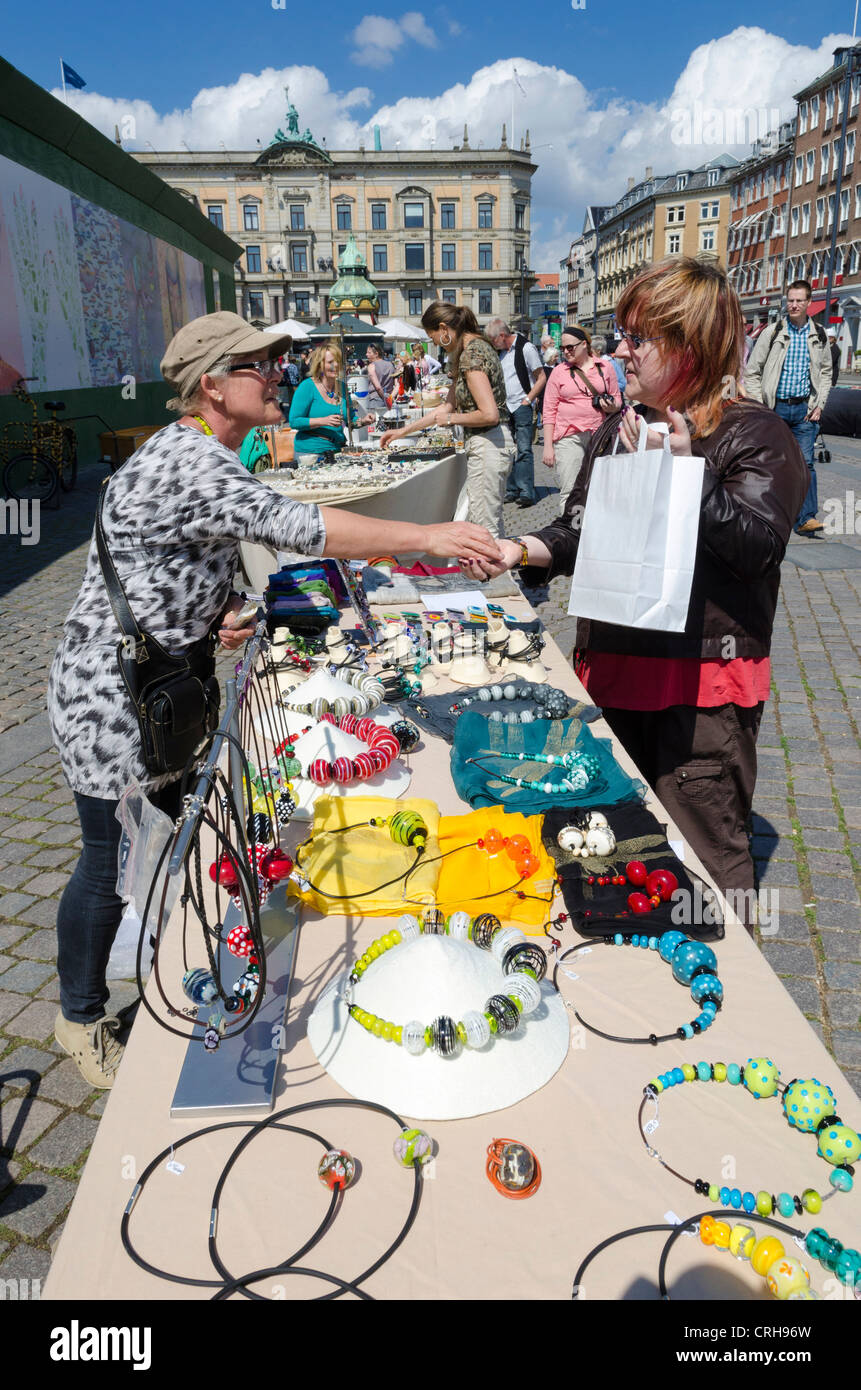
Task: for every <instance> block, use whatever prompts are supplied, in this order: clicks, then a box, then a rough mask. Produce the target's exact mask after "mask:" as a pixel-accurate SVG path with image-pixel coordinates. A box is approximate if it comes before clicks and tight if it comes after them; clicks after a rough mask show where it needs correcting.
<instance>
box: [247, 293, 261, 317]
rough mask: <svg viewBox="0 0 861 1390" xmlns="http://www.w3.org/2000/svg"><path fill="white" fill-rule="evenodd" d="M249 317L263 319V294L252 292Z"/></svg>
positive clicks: (249, 302) (249, 300)
mask: <svg viewBox="0 0 861 1390" xmlns="http://www.w3.org/2000/svg"><path fill="white" fill-rule="evenodd" d="M248 317H249V318H251V319H262V317H263V295H262V294H256V293H252V294H249V296H248Z"/></svg>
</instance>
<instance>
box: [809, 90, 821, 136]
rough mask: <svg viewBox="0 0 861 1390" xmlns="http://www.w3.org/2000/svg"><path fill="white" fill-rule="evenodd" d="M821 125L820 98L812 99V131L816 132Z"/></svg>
mask: <svg viewBox="0 0 861 1390" xmlns="http://www.w3.org/2000/svg"><path fill="white" fill-rule="evenodd" d="M818 125H819V97H811V98H810V129H811V130H816V128H817V127H818Z"/></svg>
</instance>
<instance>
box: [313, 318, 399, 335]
mask: <svg viewBox="0 0 861 1390" xmlns="http://www.w3.org/2000/svg"><path fill="white" fill-rule="evenodd" d="M342 334H343V336H344V337H345V338H384V337H385V334H384V333H383V330H382V329H381V328H377V327H376V326H375V325H374V324H372V323H365V320H364V319H360V318H357V317H356V315H355V314H341V315H340V317H339V319H338V322H337V323H321V324H320V325H319V326H318V327H317V328H312V329H310V330H309V332H308V334H307V337H309V338H310V339H311V340H312V341H315V340H316V341H319V339H320V338H339V337H341V335H342Z"/></svg>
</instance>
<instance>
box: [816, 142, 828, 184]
mask: <svg viewBox="0 0 861 1390" xmlns="http://www.w3.org/2000/svg"><path fill="white" fill-rule="evenodd" d="M830 154H831V146H830V145H823V146H822V149H821V150H820V151H819V157H820V159H821V161H822V164H821V168H820V170H819V182H820V183H824V182H825V180H826V179H827V178H828V165H829V162H830Z"/></svg>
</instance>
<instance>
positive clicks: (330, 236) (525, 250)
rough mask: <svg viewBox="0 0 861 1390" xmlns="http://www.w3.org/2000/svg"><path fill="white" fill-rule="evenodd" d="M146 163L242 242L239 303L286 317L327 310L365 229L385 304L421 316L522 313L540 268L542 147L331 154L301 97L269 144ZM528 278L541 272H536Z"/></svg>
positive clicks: (256, 313)
mask: <svg viewBox="0 0 861 1390" xmlns="http://www.w3.org/2000/svg"><path fill="white" fill-rule="evenodd" d="M135 158H136V159H138V160H139V161H140V163H141V164H145V165H146V166H147V167H148V168H150V169H152V170H153V172H154V173H157V174H159V175H160V176H161V178H163V179H164V180H165V182H166V183H168V184H170V185H171V187H173V188H176V189H178V190H179V191H180V192H181V193H183V194H184V195H185V196H186V197H187V198H189V199H191V200H192V201H193V202H196V204H197V205H198V206H199V207H200V208H201V210H202V211H203V212H204V213H205V214H206V215H207V216H208V217H209V218H210V221H212V222H213V223H214V224H215V225H216V226H217V227H220V228H221V229H222V230H223V231H225V232H227V233H228V234H229V235H230V236H232V237H233V239H234V240H235V241H237V242H239V243H240V244H241V245H242V248H243V252H242V255H241V257H240V258H239V261H238V262H237V266H236V274H237V296H236V298H237V308H238V311H239V312H240V313H242V314H243V315H244V316H245V317H246V318H248V319H259V320H261V321H262V322H266V323H276V322H278V321H280V320H281V319H285V318H298V319H301V320H305V321H307V322H309V323H317V322H320V321H325V320H326V319H327V318H328V297H329V293H330V290H331V288H332V286H333V283H334V280H335V277H336V274H337V264H338V259H339V256H341V255H343V253H344V251H345V250H346V247H347V243H348V238H349V235H350V233H351V232H352V234H353V236H354V237H355V240H356V245H357V249H358V252H359V254H360V255H361V257H362V258H363V259H364V261H365V264H366V265H367V268H368V275H369V277H370V279H371V280H372V281H373V283H374V285H375V286H376V288H377V291H378V294H379V314H380V315H381V316H382V317H386V316H389V315H392V316H397V317H400V318H408V319H411V320H413V321H416V320H417V319H418V318H419V317H420V316H421V314H422V312H423V310H424V308H425V307H426V305H427V304H428V303H429V302H430V300H432V299H437V298H440V299H446V300H449V301H450V302H451V303H453V304H463V305H467V306H468V307H469V308H471V309H472V310H473V312H474V313H475V314H476V315H477V317H478V318H479V319H480V320H481V321H482V322H486V321H487V320H488V319H489V318H491V317H493V316H496V315H499V316H500V317H502V318H508V319H511V318H513V317H515V316H516V315H518V314H519V313H521V312H522V308H521V303H520V297H521V282H522V276H521V270H522V268H523V266H528V264H529V227H530V207H531V190H532V177H533V175H534V173H535V170H536V167H537V166H536V165H535V164H534V163H533V161H532V158H531V155H530V151H529V137H528V134H527V136H526V138H525V141H524V142H523V148H521V149H520V150H512V149H509V148H508V143H507V139H506V133H505V127H504V126H503V129H502V138H501V141H500V146H499V149H496V150H488V149H472V148H471V147H470V144H469V133H468V130H467V128H466V127H464V134H463V141H462V143H461V144H460V145H457V146H455V147H454V148H453V149H451V150H441V149H439V148H437V149H434V150H430V149H428V150H400V149H397V150H382V149H365V148H364V147H362V146H360V148H359V149H358V151H342V150H333V151H329V150H327V149H326V148H325V145H324V144H323V142H318V141H317V140H315V138H314V137H313V135H312V134H311V132H310V131H309V130H305V131H303V132H302V133H301V134H300V131H299V116H298V113H297V111H296V109H295V107H293V106H290V105H289V98H288V112H287V119H286V122H285V127H284V129H280V130H278V131H276V133H275V136H274V138H273V140H272V141H271V143H270V144H269V145H268V146H267V148H266V149H265V150H263V151H262V152H261V151H249V150H243V151H216V152H206V151H200V152H197V151H195V152H185V151H181V152H179V153H156V152H146V153H144V152H139V153H137V154H136V155H135ZM527 284H528V277H527Z"/></svg>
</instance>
